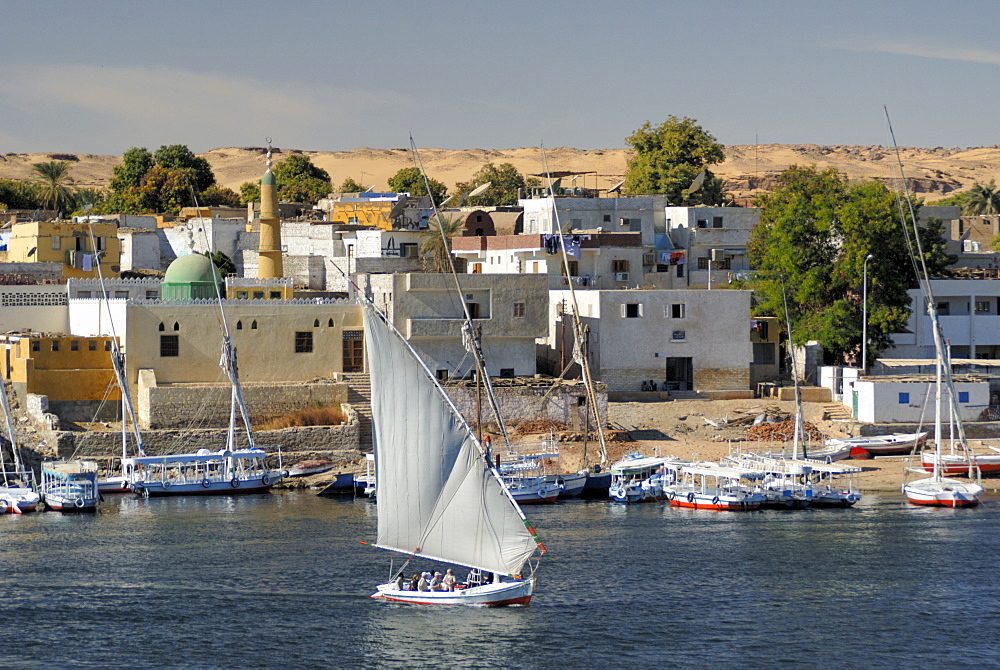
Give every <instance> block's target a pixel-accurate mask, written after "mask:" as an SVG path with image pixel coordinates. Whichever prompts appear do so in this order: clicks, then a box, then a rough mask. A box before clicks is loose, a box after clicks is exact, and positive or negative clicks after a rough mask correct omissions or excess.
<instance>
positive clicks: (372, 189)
mask: <svg viewBox="0 0 1000 670" xmlns="http://www.w3.org/2000/svg"><path fill="white" fill-rule="evenodd" d="M374 190H375V184H372V185H371V186H369V187H368V188H366V189H365V193H371V192H372V191H374Z"/></svg>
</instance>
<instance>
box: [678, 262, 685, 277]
mask: <svg viewBox="0 0 1000 670" xmlns="http://www.w3.org/2000/svg"><path fill="white" fill-rule="evenodd" d="M677 276H678V277H683V276H684V266H683V265H681V264H678V265H677Z"/></svg>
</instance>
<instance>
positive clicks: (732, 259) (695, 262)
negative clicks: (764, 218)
mask: <svg viewBox="0 0 1000 670" xmlns="http://www.w3.org/2000/svg"><path fill="white" fill-rule="evenodd" d="M664 217H665V221H666V228H667V234H668V235H669V236H670V241H671V242H672V244H673V247H674V248H676V249H684V250H685V251H686V259H685V262H686V264H687V285H688V287H690V288H706V287H709V286H712V285H713V284H714V285H716V286H719V285H722V284H726V283H728V281H729V279H730V278H731V277H732V276H733V275H734V274H745V273H746V272H747V271H748V270H750V265H749V263H748V262H747V255H746V254H747V241H748V240H749V239H750V233H751V232H752V231H753V229H754V227H755V226H756V225H757V223H758V221H760V209H759V208H757V207H667V208H666V210H665V212H664Z"/></svg>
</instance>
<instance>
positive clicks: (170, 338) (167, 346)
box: [108, 335, 180, 358]
mask: <svg viewBox="0 0 1000 670" xmlns="http://www.w3.org/2000/svg"><path fill="white" fill-rule="evenodd" d="M179 340H180V338H179V337H178V336H177V335H160V357H161V358H166V357H168V356H180V342H179ZM108 344H111V343H110V342H108Z"/></svg>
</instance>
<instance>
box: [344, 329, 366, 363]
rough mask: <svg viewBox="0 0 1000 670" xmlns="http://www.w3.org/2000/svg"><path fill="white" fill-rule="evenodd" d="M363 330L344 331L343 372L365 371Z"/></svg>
mask: <svg viewBox="0 0 1000 670" xmlns="http://www.w3.org/2000/svg"><path fill="white" fill-rule="evenodd" d="M363 337H364V331H361V330H345V331H344V372H364V371H365V342H364V339H363Z"/></svg>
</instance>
